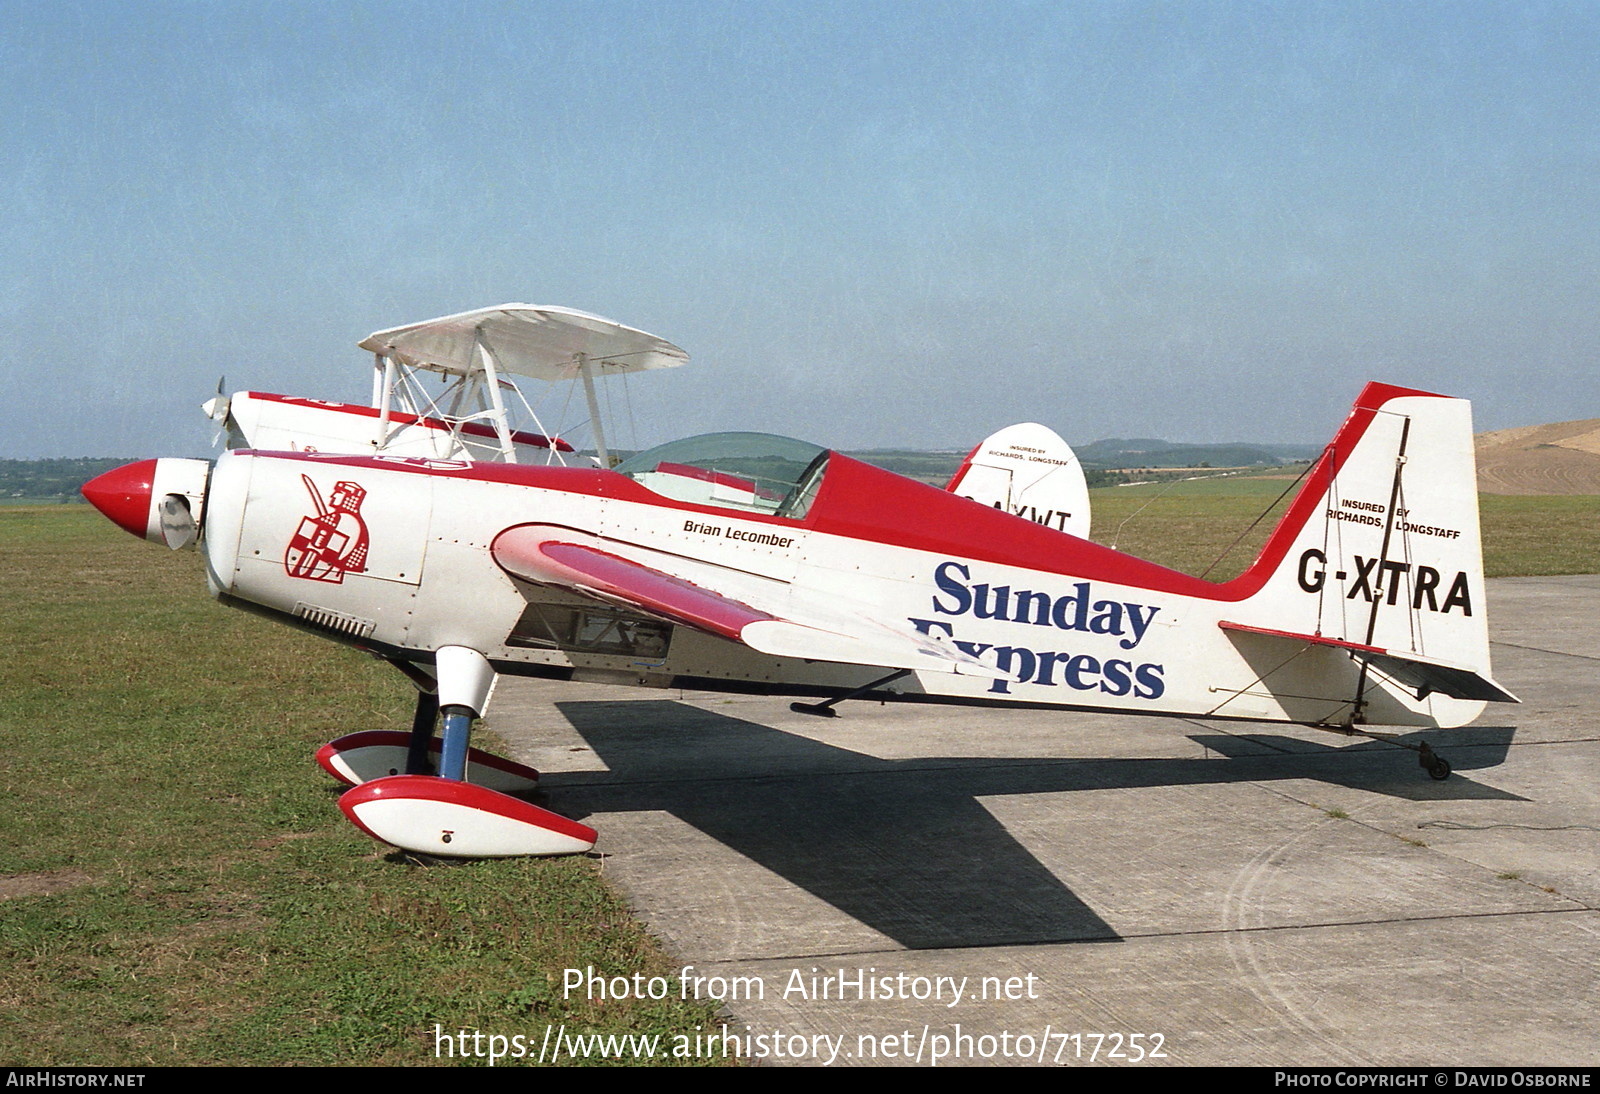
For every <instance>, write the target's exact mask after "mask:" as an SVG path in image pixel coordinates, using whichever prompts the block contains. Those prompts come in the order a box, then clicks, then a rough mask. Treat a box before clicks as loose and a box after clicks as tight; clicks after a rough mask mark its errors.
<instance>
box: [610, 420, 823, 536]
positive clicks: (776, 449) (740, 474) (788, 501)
mask: <svg viewBox="0 0 1600 1094" xmlns="http://www.w3.org/2000/svg"><path fill="white" fill-rule="evenodd" d="M828 455H829V453H828V450H827V449H826V448H823V447H822V446H821V445H815V444H811V443H810V442H808V441H797V440H795V439H794V438H792V437H779V436H777V435H775V434H772V433H706V434H703V435H702V436H699V437H688V438H685V439H684V440H681V441H669V442H668V443H666V444H663V445H657V446H656V447H655V448H651V449H647V450H645V451H644V452H640V453H638V454H636V455H634V456H630V457H629V458H628V459H626V460H624V461H622V463H620V464H618V465H617V467H616V471H617V473H618V474H622V475H626V476H628V477H629V478H630V479H632V480H633V481H634V482H637V483H639V484H640V485H641V486H644V487H645V488H647V489H649V490H652V491H654V492H655V493H657V494H661V495H662V496H664V497H668V498H672V499H674V500H676V501H687V502H693V503H695V504H698V505H713V506H716V507H718V508H722V509H731V510H735V511H739V512H746V513H762V514H766V515H768V516H775V517H783V518H788V519H793V520H799V519H800V518H801V517H804V516H805V514H806V511H807V510H808V509H810V507H811V502H812V500H813V499H814V498H815V497H816V494H817V490H818V488H819V487H820V486H821V483H822V475H823V472H824V470H825V469H826V467H827V462H828Z"/></svg>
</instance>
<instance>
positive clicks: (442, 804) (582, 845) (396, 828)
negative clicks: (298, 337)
mask: <svg viewBox="0 0 1600 1094" xmlns="http://www.w3.org/2000/svg"><path fill="white" fill-rule="evenodd" d="M437 664H438V670H439V687H438V694H437V697H436V703H437V709H438V710H439V711H440V712H441V713H442V714H443V715H444V740H443V742H442V745H441V747H440V751H439V774H437V775H425V774H406V775H390V776H386V777H383V778H378V779H373V780H372V781H370V782H364V783H362V784H361V785H360V786H358V787H356V788H355V789H354V790H349V791H346V792H345V794H344V796H343V797H341V798H340V799H339V808H340V809H342V810H343V811H344V814H345V816H347V817H349V818H350V820H351V822H352V823H353V824H355V825H356V827H358V828H360V829H361V830H362V831H363V832H366V833H367V834H368V835H369V836H372V837H373V838H374V839H378V840H382V841H383V842H384V843H389V844H393V845H394V846H396V847H399V848H401V849H403V850H406V851H415V852H418V853H420V854H428V855H447V856H451V857H455V858H503V857H510V856H515V855H566V854H573V853H575V852H580V851H587V850H589V849H590V848H591V847H593V846H594V842H595V839H596V838H597V835H596V833H595V830H594V829H593V828H590V827H589V826H588V825H586V824H579V823H578V822H577V821H574V820H569V819H568V818H566V817H563V816H560V815H558V814H556V813H552V812H550V811H549V810H548V809H540V808H539V807H538V806H536V805H530V804H529V803H527V802H525V801H520V800H518V799H517V798H513V797H510V796H508V795H506V794H502V793H500V792H498V791H496V790H491V789H489V788H488V787H486V786H475V785H473V784H472V783H470V782H467V781H466V780H467V775H468V770H469V767H470V766H472V765H475V764H477V763H478V762H479V757H480V756H485V755H486V754H485V753H480V752H478V751H477V750H475V749H473V748H471V747H470V745H471V736H472V723H473V722H474V721H476V720H477V718H478V717H479V716H480V715H481V714H482V713H483V711H484V710H485V709H486V708H487V707H488V705H489V694H490V692H492V691H493V690H494V680H495V675H494V669H493V667H491V666H490V664H489V661H488V659H487V658H485V657H484V656H483V654H481V653H479V652H478V651H477V650H472V649H468V648H466V647H465V646H445V647H444V648H442V649H440V650H439V652H438V654H437ZM423 712H424V708H423V704H422V703H421V702H419V703H418V710H417V723H420V722H421V720H422V716H423ZM417 723H414V727H415V725H416V724H417ZM489 758H490V759H494V758H493V757H489ZM499 762H500V763H502V764H504V763H506V762H507V761H503V760H502V761H499ZM512 766H513V767H515V766H518V765H512ZM523 770H531V769H523ZM534 775H535V777H537V772H534Z"/></svg>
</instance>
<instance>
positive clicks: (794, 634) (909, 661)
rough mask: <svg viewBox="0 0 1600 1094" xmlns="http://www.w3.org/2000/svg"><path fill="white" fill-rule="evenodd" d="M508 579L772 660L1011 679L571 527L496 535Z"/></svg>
mask: <svg viewBox="0 0 1600 1094" xmlns="http://www.w3.org/2000/svg"><path fill="white" fill-rule="evenodd" d="M489 550H490V553H491V554H492V555H493V557H494V560H495V562H496V563H498V564H499V565H500V568H501V569H503V570H505V571H506V572H507V573H508V574H510V575H511V576H513V577H517V578H521V579H522V580H524V581H531V582H534V583H536V584H540V585H554V586H556V587H558V588H563V589H568V590H570V591H572V592H576V593H580V594H582V595H584V596H589V597H593V598H595V599H597V600H604V601H607V602H608V603H612V604H619V605H621V606H623V607H626V608H630V609H633V610H635V611H640V612H644V613H646V614H649V615H653V616H658V617H660V618H662V619H666V620H669V621H670V622H673V623H680V624H682V625H684V626H686V627H693V628H695V629H696V630H701V631H705V632H706V633H708V634H714V635H717V636H718V637H721V638H727V639H730V640H731V641H734V642H740V643H743V644H744V645H746V646H749V647H750V648H751V649H753V650H757V651H759V652H761V653H766V654H771V655H772V656H775V657H798V658H802V659H805V660H810V661H838V662H842V663H844V664H859V665H875V666H882V667H884V668H895V669H913V670H922V671H931V672H950V673H961V674H964V675H969V676H985V677H989V678H992V679H1001V680H1009V679H1011V675H1010V674H1009V673H1005V672H1002V671H1000V670H999V669H997V668H995V667H994V666H993V665H987V664H984V663H983V662H982V661H979V660H978V659H977V658H975V657H972V656H971V655H969V654H967V653H964V652H962V651H961V650H959V649H957V648H956V647H955V646H953V645H951V644H949V643H948V642H945V641H943V640H942V639H941V636H938V635H928V634H920V633H918V632H917V631H915V630H913V629H911V628H910V627H897V626H894V625H891V624H885V623H883V622H881V621H879V620H873V619H868V618H866V617H864V616H851V615H848V614H845V613H840V612H837V611H833V612H830V611H828V610H826V609H825V608H823V607H822V606H820V605H819V606H818V608H817V610H815V611H814V612H812V613H804V612H802V613H801V614H808V615H809V616H810V618H807V619H796V618H790V617H792V616H794V615H795V614H796V613H795V612H794V611H793V610H792V609H784V610H782V612H781V614H780V612H779V611H776V610H773V611H769V610H767V609H765V608H763V607H762V606H760V605H758V604H755V603H752V600H753V599H757V598H752V597H750V596H749V595H748V594H743V596H742V598H740V599H735V598H734V597H732V596H725V595H723V594H722V593H718V592H716V591H714V590H712V589H708V588H705V587H704V586H701V585H697V584H695V583H694V582H693V581H690V580H688V579H687V578H683V577H678V576H676V575H674V574H669V573H666V572H665V571H663V570H659V569H656V568H654V567H652V566H647V565H645V564H643V563H640V562H635V561H633V560H632V559H628V558H624V557H622V556H621V555H619V554H616V553H614V552H613V551H610V550H607V549H606V548H605V547H603V546H601V545H600V543H599V542H598V541H595V540H594V539H593V538H592V537H589V536H586V535H584V534H582V533H578V532H574V531H573V530H571V529H567V528H556V527H553V526H550V525H536V524H523V525H518V526H517V527H515V528H508V529H506V530H505V531H504V532H501V533H500V534H499V535H498V536H496V537H495V541H494V543H493V544H492V545H491V546H490V548H489Z"/></svg>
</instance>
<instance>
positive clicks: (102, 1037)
mask: <svg viewBox="0 0 1600 1094" xmlns="http://www.w3.org/2000/svg"><path fill="white" fill-rule="evenodd" d="M1287 485H1289V483H1288V481H1287V480H1281V479H1268V478H1232V479H1220V480H1211V481H1209V482H1200V483H1185V484H1179V485H1178V486H1175V487H1171V488H1170V489H1168V488H1161V487H1148V488H1146V487H1139V488H1121V489H1110V490H1102V491H1097V492H1096V494H1095V498H1094V505H1095V509H1096V519H1095V536H1096V538H1097V539H1100V540H1101V541H1102V542H1111V541H1112V540H1113V539H1114V540H1115V541H1116V543H1117V545H1118V546H1119V547H1120V548H1121V549H1123V550H1126V551H1129V552H1131V553H1135V554H1140V555H1143V556H1145V557H1150V558H1153V559H1155V560H1156V561H1160V562H1164V563H1165V564H1167V565H1170V566H1174V567H1175V568H1179V569H1185V570H1189V571H1190V572H1195V573H1198V572H1200V571H1202V570H1204V569H1205V567H1206V566H1207V565H1208V564H1209V563H1210V561H1211V560H1212V559H1213V558H1215V557H1216V556H1217V555H1218V554H1220V553H1221V552H1222V551H1223V550H1224V548H1226V546H1227V545H1228V543H1229V541H1230V540H1231V539H1232V538H1233V537H1234V535H1236V534H1237V531H1238V530H1239V529H1240V528H1243V527H1244V526H1246V525H1247V524H1249V522H1250V521H1251V520H1252V519H1254V518H1255V516H1256V515H1257V514H1258V513H1259V512H1260V511H1261V510H1262V509H1263V507H1264V506H1266V505H1267V504H1268V503H1269V502H1271V501H1272V499H1273V498H1274V497H1275V496H1276V495H1277V494H1278V493H1279V492H1281V491H1282V490H1283V489H1284V487H1285V486H1287ZM1146 503H1148V505H1147V504H1146ZM1141 507H1143V508H1142V509H1141ZM1136 510H1138V511H1137V512H1136ZM1597 518H1600V498H1594V497H1579V498H1524V497H1517V498H1486V499H1485V502H1484V508H1483V519H1484V529H1485V540H1486V543H1487V544H1488V550H1487V555H1488V559H1489V563H1488V565H1489V570H1490V572H1491V573H1492V574H1501V575H1503V574H1512V573H1574V572H1593V571H1597V570H1600V554H1597V551H1600V534H1597V531H1596V529H1597ZM1269 523H1270V522H1269V521H1263V522H1262V524H1261V525H1259V526H1258V527H1257V528H1256V530H1255V531H1254V532H1253V533H1252V534H1251V536H1249V537H1248V538H1247V540H1246V541H1245V542H1244V543H1242V544H1241V545H1240V547H1239V548H1237V549H1236V550H1235V552H1234V553H1233V554H1232V555H1230V556H1229V557H1228V559H1227V560H1226V561H1225V562H1224V563H1223V564H1222V565H1221V566H1219V567H1218V568H1217V569H1216V570H1215V571H1213V573H1212V575H1211V576H1212V577H1213V578H1219V577H1225V576H1229V575H1231V574H1232V573H1236V572H1237V571H1238V570H1239V569H1240V568H1242V566H1243V564H1244V563H1245V561H1247V560H1248V558H1249V557H1250V555H1251V554H1253V552H1254V550H1255V549H1256V547H1257V546H1259V543H1260V541H1261V539H1263V538H1264V537H1265V535H1266V532H1267V526H1268V524H1269ZM1119 528H1120V531H1118V529H1119ZM0 596H3V598H4V599H3V603H4V604H5V613H6V631H7V634H8V639H9V640H8V642H7V644H6V652H5V661H4V667H3V669H0V683H3V685H4V686H3V689H0V728H3V730H4V733H5V741H6V745H7V747H6V749H5V750H4V753H3V758H0V780H3V785H4V791H5V803H6V808H5V810H4V811H3V813H0V834H3V837H4V838H3V839H0V897H5V898H6V899H0V1004H3V1009H0V1064H5V1065H42V1064H80V1065H168V1064H224V1063H226V1064H277V1063H310V1064H412V1063H428V1062H431V1061H432V1060H433V1058H434V1057H433V1053H434V1044H435V1041H434V1034H433V1031H434V1027H435V1025H436V1024H437V1025H438V1026H439V1027H441V1028H442V1030H443V1031H444V1032H445V1033H446V1034H447V1035H448V1034H450V1033H453V1032H455V1031H456V1030H458V1029H462V1028H465V1029H468V1030H473V1029H477V1030H481V1031H483V1032H484V1033H485V1034H490V1033H498V1034H502V1035H507V1036H510V1035H516V1034H520V1035H523V1036H525V1037H532V1038H534V1039H535V1041H537V1039H538V1037H539V1036H541V1035H542V1032H543V1030H544V1029H545V1027H546V1026H547V1025H550V1024H560V1023H565V1024H566V1025H567V1026H568V1028H569V1029H571V1030H581V1031H590V1030H593V1031H601V1032H615V1033H627V1032H643V1033H656V1034H662V1035H666V1036H668V1037H670V1035H672V1034H673V1033H675V1032H679V1031H684V1032H692V1031H693V1030H694V1028H695V1027H696V1026H706V1025H711V1024H713V1023H714V1018H713V1014H712V1013H711V1011H710V1010H709V1009H707V1008H705V1007H703V1006H699V1005H689V1004H684V1003H672V1002H663V1003H644V1004H640V1003H611V1004H590V1003H589V1002H587V1001H586V1000H583V999H574V1000H571V1001H568V1000H564V999H563V998H562V997H561V992H560V986H561V985H560V973H561V970H562V969H565V968H568V967H574V968H582V967H584V966H587V965H594V966H596V967H597V968H599V969H601V970H603V971H604V972H606V973H607V974H610V975H619V974H620V975H626V974H631V973H632V972H635V971H641V972H645V973H647V974H665V973H666V972H667V971H668V970H669V967H670V964H671V963H670V961H669V960H668V959H667V957H666V956H665V955H663V954H662V953H661V952H660V951H659V950H658V949H657V948H656V947H655V945H654V944H653V943H652V942H651V940H650V939H649V938H648V937H647V936H646V935H645V934H644V933H643V932H642V931H641V929H640V928H639V926H638V925H637V923H636V922H635V920H634V919H633V918H632V916H631V915H629V913H628V911H627V909H626V908H625V907H624V906H623V905H622V903H621V902H620V901H619V900H618V899H617V897H616V896H615V895H614V894H613V893H611V892H610V891H609V890H608V889H607V887H606V885H605V884H604V882H603V880H602V879H601V877H600V876H599V867H598V864H597V862H596V861H595V860H592V859H589V858H582V857H579V858H567V859H556V860H523V861H499V862H494V861H489V862H473V863H468V864H464V865H459V866H453V867H419V866H414V865H410V864H408V863H406V862H404V861H402V860H400V859H399V858H398V857H397V856H394V855H391V854H389V853H387V852H386V851H385V850H383V849H381V848H380V847H379V846H378V845H377V844H375V843H373V842H372V841H371V840H369V839H368V838H367V837H366V836H364V835H361V834H360V833H358V832H357V831H356V830H355V829H354V828H353V827H351V826H350V825H349V824H347V823H345V821H344V820H343V818H342V817H341V816H340V815H339V814H338V811H337V808H336V806H335V800H336V798H337V794H338V788H337V787H335V786H334V785H333V784H332V782H331V780H329V779H328V778H327V777H326V776H324V775H323V774H322V773H321V772H320V771H319V770H317V769H316V768H315V766H314V765H313V764H312V762H311V757H312V754H313V752H314V751H315V749H316V748H317V747H318V746H319V745H320V744H322V743H323V742H325V741H327V740H329V739H331V738H333V737H336V736H339V735H341V734H343V733H347V732H351V731H353V730H356V729H363V728H380V727H381V728H403V727H404V726H406V725H407V724H408V722H409V704H408V701H407V699H408V696H407V688H406V687H405V686H404V685H403V684H402V682H401V680H400V678H399V676H398V675H397V674H396V673H395V672H394V671H393V670H392V669H389V668H387V667H385V666H382V665H380V664H378V663H376V662H374V661H371V660H368V659H365V658H363V657H361V656H360V655H358V654H356V653H353V652H351V651H349V650H344V649H340V648H336V647H334V646H331V645H328V644H327V643H325V642H321V641H319V640H317V639H314V638H311V637H308V636H305V635H301V634H299V633H296V632H293V631H289V630H287V629H284V628H278V627H273V626H271V625H269V624H266V623H264V622H263V621H261V620H259V619H257V618H255V617H252V616H247V615H244V614H242V613H238V612H229V611H226V610H223V609H221V608H219V607H217V606H216V605H214V604H213V603H212V602H211V601H210V600H209V599H208V598H207V597H206V595H205V592H204V588H203V580H202V577H201V572H200V561H199V558H198V557H197V556H196V555H194V554H192V553H189V552H181V553H177V554H173V553H169V552H166V551H163V550H160V549H158V548H155V547H153V546H150V545H142V544H139V543H136V542H134V541H133V540H132V539H131V538H130V537H129V536H127V535H126V534H125V533H123V532H121V531H119V530H118V529H116V528H114V527H113V526H111V525H110V524H109V523H108V522H106V521H105V520H103V519H102V518H101V517H100V516H99V515H98V514H97V513H95V512H93V511H92V510H90V509H89V508H88V507H87V506H55V507H49V508H36V509H24V508H7V509H4V510H0Z"/></svg>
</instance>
